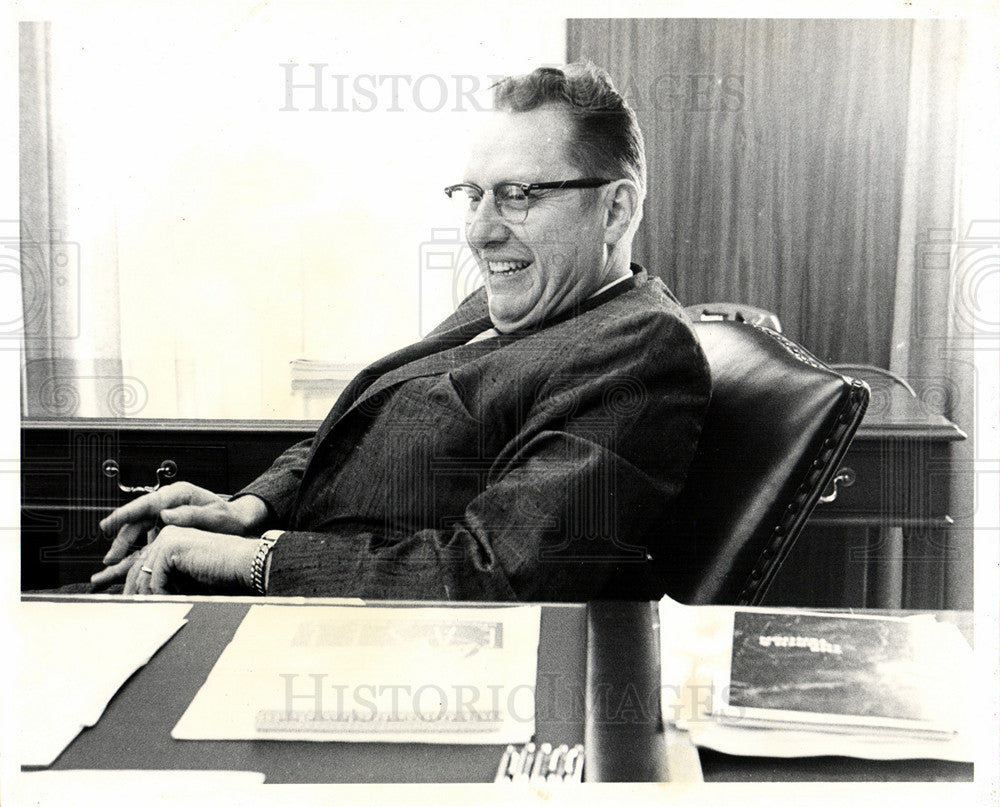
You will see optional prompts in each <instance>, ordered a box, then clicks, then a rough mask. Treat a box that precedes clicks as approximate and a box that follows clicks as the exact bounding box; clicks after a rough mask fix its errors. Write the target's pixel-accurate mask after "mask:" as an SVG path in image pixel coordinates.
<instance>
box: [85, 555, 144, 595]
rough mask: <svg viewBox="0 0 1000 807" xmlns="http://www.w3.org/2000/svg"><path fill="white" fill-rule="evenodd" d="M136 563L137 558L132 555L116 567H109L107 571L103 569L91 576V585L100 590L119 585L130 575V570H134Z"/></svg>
mask: <svg viewBox="0 0 1000 807" xmlns="http://www.w3.org/2000/svg"><path fill="white" fill-rule="evenodd" d="M134 562H135V556H134V555H130V556H129V557H127V558H125V560H123V561H121V562H120V563H116V564H115V565H114V566H109V567H108V568H107V569H102V570H101V571H99V572H98V573H97V574H95V575H92V576H91V578H90V583H91V585H92V586H95V587H98V588H105V587H107V586H110V585H112V584H114V583H117V582H118V581H120V580H124V579H125V576H126V575H127V574H128V570H129V569H131V568H132V564H133V563H134Z"/></svg>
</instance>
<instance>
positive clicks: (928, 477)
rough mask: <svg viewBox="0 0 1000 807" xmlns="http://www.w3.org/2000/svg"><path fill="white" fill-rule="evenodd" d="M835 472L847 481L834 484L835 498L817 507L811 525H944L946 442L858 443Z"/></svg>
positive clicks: (947, 472)
mask: <svg viewBox="0 0 1000 807" xmlns="http://www.w3.org/2000/svg"><path fill="white" fill-rule="evenodd" d="M840 472H846V473H847V474H849V475H850V476H851V478H852V479H853V482H852V483H851V484H844V483H843V482H841V483H839V484H838V485H837V486H836V498H835V499H834V500H833V501H831V502H820V504H819V505H818V506H817V508H816V510H815V511H814V513H813V516H812V519H811V520H812V521H814V522H817V523H826V522H837V523H842V524H843V523H855V524H885V523H887V522H892V523H893V524H895V525H899V526H902V525H905V524H926V525H928V526H930V525H935V524H938V525H939V524H944V523H947V516H948V515H949V506H948V494H949V491H948V487H949V484H948V479H949V476H950V473H951V466H950V454H949V444H947V443H943V442H931V441H918V440H913V439H893V438H881V439H878V440H861V439H858V440H856V441H855V443H854V445H852V446H851V449H850V450H849V451H848V453H847V455H846V456H845V457H844V460H843V461H842V462H841V464H840V469H839V471H838V473H840ZM830 492H831V490H830V489H827V491H826V493H830Z"/></svg>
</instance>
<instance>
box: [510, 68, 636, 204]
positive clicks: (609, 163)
mask: <svg viewBox="0 0 1000 807" xmlns="http://www.w3.org/2000/svg"><path fill="white" fill-rule="evenodd" d="M546 104H558V105H560V106H561V107H563V108H565V109H566V111H567V112H569V114H570V117H571V119H572V121H573V126H574V129H575V131H574V135H575V136H574V137H573V139H572V143H571V145H570V147H569V154H568V155H567V156H568V157H569V159H570V161H571V162H573V163H574V164H575V165H577V166H578V167H579V168H580V170H582V171H583V172H584V173H585V174H587V175H588V176H595V177H604V178H605V179H621V178H626V179H631V180H632V181H633V182H634V183H635V185H636V188H638V190H639V200H640V204H641V202H642V200H643V199H644V198H645V196H646V148H645V145H644V143H643V139H642V132H641V131H640V130H639V122H638V120H637V119H636V116H635V112H633V111H632V109H631V107H629V105H628V104H627V103H626V102H625V99H624V98H622V96H621V95H620V94H619V93H618V91H617V90H616V89H615V86H614V84H612V82H611V77H610V76H609V75H608V74H607V73H606V72H605V71H604V70H602V69H601V68H599V67H597V66H596V65H594V64H591V63H590V62H574V63H572V64H568V65H566V66H565V67H563V68H558V67H539V68H538V69H537V70H534V71H532V72H531V73H528V74H527V75H523V76H508V77H507V78H504V79H502V80H501V81H499V82H497V83H496V84H495V85H494V88H493V107H494V109H497V110H509V111H511V112H529V111H530V110H532V109H537V108H538V107H540V106H543V105H546Z"/></svg>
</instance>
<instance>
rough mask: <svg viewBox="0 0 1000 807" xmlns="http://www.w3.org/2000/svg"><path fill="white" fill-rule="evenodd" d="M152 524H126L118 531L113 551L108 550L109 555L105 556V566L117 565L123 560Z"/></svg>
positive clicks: (113, 543)
mask: <svg viewBox="0 0 1000 807" xmlns="http://www.w3.org/2000/svg"><path fill="white" fill-rule="evenodd" d="M149 527H150V523H149V522H148V521H146V522H136V523H132V524H125V525H124V526H122V528H121V529H120V530H118V535H117V537H116V538H115V540H114V541H113V542H112V543H111V549H109V550H108V554H106V555H105V556H104V564H105V565H106V566H110V565H111V564H112V563H117V562H118V561H120V560H121V559H122V558H124V557H125V556H126V555H127V554H128V553H129V550H130V549H131V548H132V545H133V544H134V543H135V542H136V541H137V540H138V539H139V536H140V535H141V534H142V533H143V532H145V531H146V530H147V529H149Z"/></svg>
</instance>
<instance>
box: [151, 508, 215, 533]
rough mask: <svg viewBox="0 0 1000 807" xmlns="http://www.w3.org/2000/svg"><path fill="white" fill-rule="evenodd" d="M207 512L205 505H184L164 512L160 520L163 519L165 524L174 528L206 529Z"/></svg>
mask: <svg viewBox="0 0 1000 807" xmlns="http://www.w3.org/2000/svg"><path fill="white" fill-rule="evenodd" d="M206 510H207V508H206V506H205V505H204V504H184V505H181V506H180V507H171V508H170V509H169V510H163V511H162V512H161V513H160V518H161V519H163V523H164V524H170V525H172V526H174V527H198V528H204V527H205V526H207V525H206V524H205V514H206V513H205V511H206Z"/></svg>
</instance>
